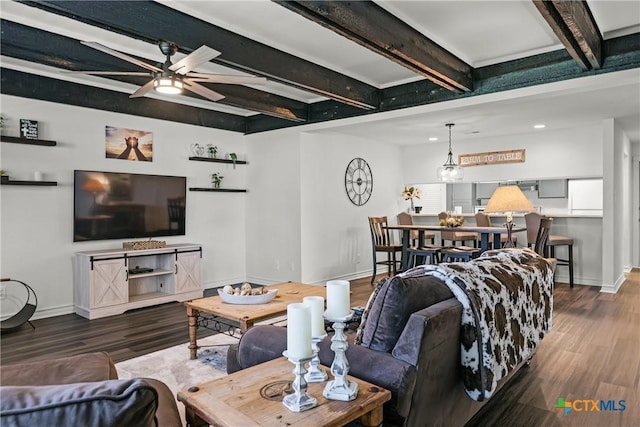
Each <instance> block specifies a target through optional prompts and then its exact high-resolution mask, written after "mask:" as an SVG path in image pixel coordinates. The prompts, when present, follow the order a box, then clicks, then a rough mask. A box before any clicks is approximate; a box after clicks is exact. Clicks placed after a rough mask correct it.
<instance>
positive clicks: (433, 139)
mask: <svg viewBox="0 0 640 427" xmlns="http://www.w3.org/2000/svg"><path fill="white" fill-rule="evenodd" d="M437 140H438V138H436V137H435V136H432V137H431V138H429V141H437Z"/></svg>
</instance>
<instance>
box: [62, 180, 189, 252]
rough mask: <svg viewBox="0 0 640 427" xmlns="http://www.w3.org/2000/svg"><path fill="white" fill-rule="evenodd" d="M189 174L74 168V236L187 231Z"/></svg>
mask: <svg viewBox="0 0 640 427" xmlns="http://www.w3.org/2000/svg"><path fill="white" fill-rule="evenodd" d="M186 191H187V178H186V177H183V176H166V175H143V174H135V173H120V172H97V171H84V170H76V171H74V177H73V241H74V242H80V241H87V240H106V239H129V238H143V237H158V236H182V235H184V234H185V218H186V215H185V212H186V211H185V208H186V203H185V201H186V195H187V194H186Z"/></svg>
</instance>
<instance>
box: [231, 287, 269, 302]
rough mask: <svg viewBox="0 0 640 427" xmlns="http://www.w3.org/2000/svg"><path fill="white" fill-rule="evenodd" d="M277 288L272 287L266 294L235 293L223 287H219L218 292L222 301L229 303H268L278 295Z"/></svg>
mask: <svg viewBox="0 0 640 427" xmlns="http://www.w3.org/2000/svg"><path fill="white" fill-rule="evenodd" d="M277 293H278V290H277V289H270V290H269V291H267V293H266V294H260V295H234V294H229V293H227V292H225V291H223V290H222V289H218V294H219V295H220V298H221V299H222V301H224V302H226V303H227V304H266V303H268V302H269V301H271V300H272V299H274V298H275V297H276V294H277Z"/></svg>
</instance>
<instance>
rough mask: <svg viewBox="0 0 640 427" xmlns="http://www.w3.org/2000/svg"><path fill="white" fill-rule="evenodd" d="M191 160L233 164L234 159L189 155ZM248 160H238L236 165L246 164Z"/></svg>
mask: <svg viewBox="0 0 640 427" xmlns="http://www.w3.org/2000/svg"><path fill="white" fill-rule="evenodd" d="M189 160H195V161H197V162H212V163H228V164H230V165H231V164H233V160H231V159H218V158H212V157H189ZM246 164H247V162H246V161H245V160H236V165H246Z"/></svg>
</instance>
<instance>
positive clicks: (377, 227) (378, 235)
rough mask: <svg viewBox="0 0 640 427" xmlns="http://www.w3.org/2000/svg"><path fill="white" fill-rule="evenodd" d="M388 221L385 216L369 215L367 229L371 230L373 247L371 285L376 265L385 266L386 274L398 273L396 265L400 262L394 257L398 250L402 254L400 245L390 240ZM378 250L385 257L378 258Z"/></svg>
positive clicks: (373, 280) (374, 277)
mask: <svg viewBox="0 0 640 427" xmlns="http://www.w3.org/2000/svg"><path fill="white" fill-rule="evenodd" d="M387 225H388V222H387V217H386V216H380V217H369V229H370V230H371V247H372V249H373V276H371V285H373V283H374V282H375V279H376V274H377V273H376V272H377V266H378V265H385V266H386V267H387V276H391V271H393V274H394V275H395V274H397V273H398V265H400V264H401V262H402V255H401V257H400V259H398V258H397V257H396V254H397V253H398V252H399V253H400V254H402V245H399V244H394V243H393V241H392V240H391V234H390V233H389V229H388V228H387ZM378 252H382V253H385V254H386V259H384V260H378Z"/></svg>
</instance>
